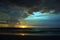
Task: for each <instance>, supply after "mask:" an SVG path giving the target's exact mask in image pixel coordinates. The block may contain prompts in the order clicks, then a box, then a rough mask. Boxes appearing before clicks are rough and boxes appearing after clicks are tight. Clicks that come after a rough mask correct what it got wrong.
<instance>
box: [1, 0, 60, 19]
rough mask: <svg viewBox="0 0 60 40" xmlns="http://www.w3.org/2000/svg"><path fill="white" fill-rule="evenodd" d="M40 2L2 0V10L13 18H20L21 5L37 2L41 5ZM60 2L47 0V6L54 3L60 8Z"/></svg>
mask: <svg viewBox="0 0 60 40" xmlns="http://www.w3.org/2000/svg"><path fill="white" fill-rule="evenodd" d="M40 3H41V0H0V12H2V13H3V14H8V15H9V16H11V17H12V18H15V19H18V18H19V17H20V14H21V13H20V12H21V9H20V6H22V5H24V7H26V6H27V7H29V6H33V5H36V4H38V5H39V4H40ZM47 3H48V4H47ZM59 4H60V2H59V0H49V1H48V0H46V3H45V6H49V8H50V7H51V6H53V5H54V6H56V7H55V9H59V10H60V5H59ZM0 14H1V13H0ZM0 17H1V16H0ZM4 17H5V16H4ZM6 19H7V18H6Z"/></svg>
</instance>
